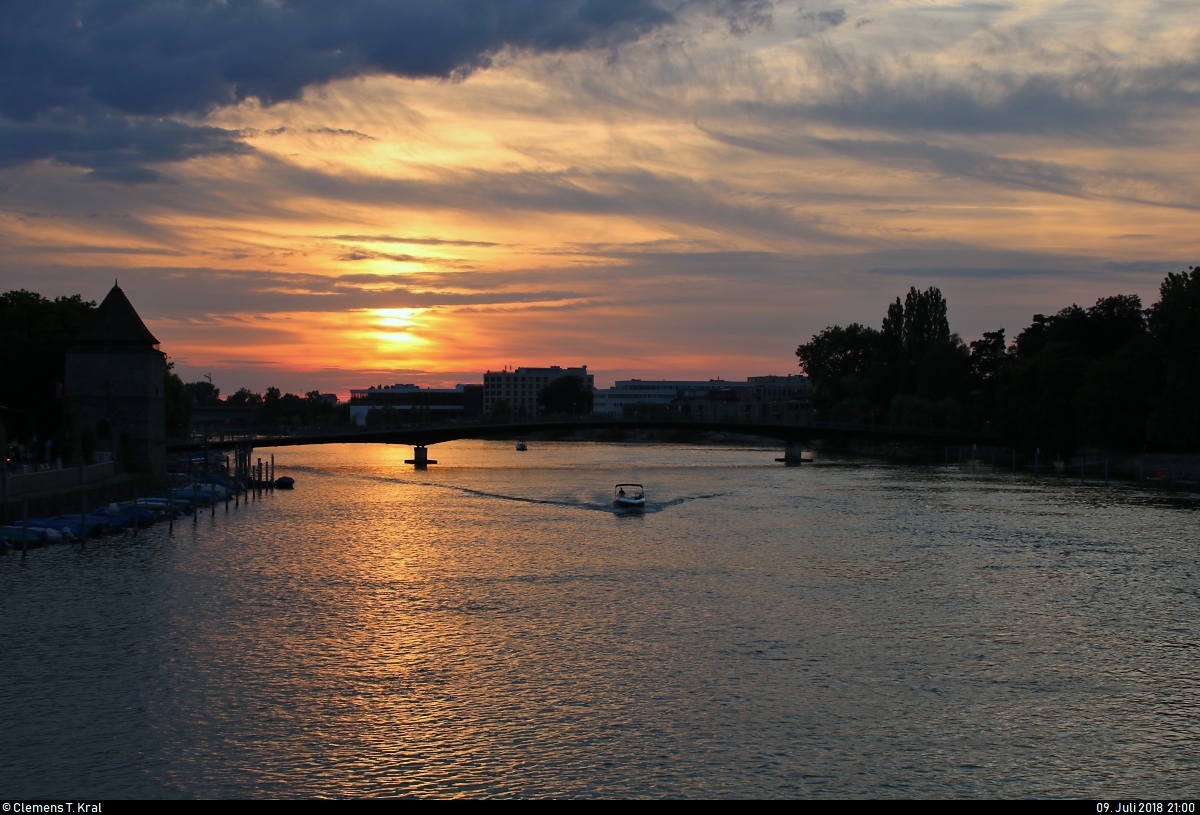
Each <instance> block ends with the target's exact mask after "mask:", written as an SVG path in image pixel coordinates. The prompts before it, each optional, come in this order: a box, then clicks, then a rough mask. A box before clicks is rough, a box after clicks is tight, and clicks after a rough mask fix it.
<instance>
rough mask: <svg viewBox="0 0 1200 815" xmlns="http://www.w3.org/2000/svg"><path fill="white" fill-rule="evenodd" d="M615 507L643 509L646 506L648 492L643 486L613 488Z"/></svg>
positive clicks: (618, 485)
mask: <svg viewBox="0 0 1200 815" xmlns="http://www.w3.org/2000/svg"><path fill="white" fill-rule="evenodd" d="M613 506H614V507H619V508H624V509H641V508H643V507H644V506H646V491H645V490H644V489H642V485H641V484H617V485H616V486H615V487H613Z"/></svg>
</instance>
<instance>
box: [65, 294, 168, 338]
mask: <svg viewBox="0 0 1200 815" xmlns="http://www.w3.org/2000/svg"><path fill="white" fill-rule="evenodd" d="M75 344H76V346H79V345H89V346H96V345H104V346H111V347H117V348H137V347H143V348H157V346H158V339H157V338H156V337H155V336H154V335H153V334H151V333H150V329H148V328H146V324H145V323H143V322H142V318H141V317H139V316H138V313H137V311H135V310H134V308H133V304H131V303H130V302H129V298H128V297H126V296H125V292H123V291H121V287H120V286H118V285H116V284H115V283H114V284H113V287H112V291H110V292H109V293H108V296H107V297H105V298H104V302H103V303H101V304H100V307H99V308H98V309H96V311H95V313H93V314H92V316H91V319H89V320H88V323H87V325H85V326H84V327H83V330H82V331H80V332H79V334H78V335H76V337H75Z"/></svg>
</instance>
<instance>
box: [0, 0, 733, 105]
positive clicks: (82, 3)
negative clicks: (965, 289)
mask: <svg viewBox="0 0 1200 815" xmlns="http://www.w3.org/2000/svg"><path fill="white" fill-rule="evenodd" d="M723 5H726V6H733V7H737V6H741V5H744V4H742V3H728V2H727V3H724V4H723ZM749 5H750V6H754V5H755V4H754V3H750V4H749ZM672 19H673V14H672V12H671V11H670V10H669V9H667V8H665V7H664V6H663V5H661V4H659V3H657V2H654V0H441V1H440V2H434V1H433V0H391V1H390V2H389V1H388V0H339V2H326V1H325V0H274V1H273V2H272V1H268V0H229V1H228V2H206V1H201V0H184V1H183V2H177V3H167V2H156V0H41V2H37V3H5V4H4V5H3V11H2V12H0V113H2V114H3V115H4V116H6V117H8V118H9V119H13V120H16V121H33V120H35V119H36V118H37V117H38V116H40V115H41V114H44V113H45V112H47V111H51V110H60V109H67V110H73V111H82V110H86V109H87V108H89V107H91V106H96V105H100V106H102V107H104V108H106V109H108V110H111V111H117V112H121V113H128V114H137V115H169V114H180V113H196V112H203V111H205V110H208V109H209V108H211V107H214V106H222V105H229V104H234V103H236V102H238V101H240V100H243V99H247V98H249V97H255V98H257V99H259V100H261V101H262V102H263V103H265V104H272V103H275V102H280V101H284V100H287V99H295V98H297V97H298V96H299V95H300V94H301V92H302V91H303V90H304V89H305V88H306V87H308V86H310V85H315V84H320V83H324V82H328V81H330V80H334V79H339V78H344V77H351V76H360V75H365V74H377V73H388V74H395V75H397V76H407V77H447V76H454V75H464V74H468V73H470V72H471V71H473V70H476V69H478V68H480V67H483V66H486V65H488V63H489V60H490V58H491V56H492V55H493V54H495V53H496V52H498V51H500V50H502V49H504V48H514V49H518V50H525V49H528V50H533V51H558V50H572V49H580V48H587V47H593V46H608V45H613V44H617V43H620V42H623V41H628V40H631V39H635V38H637V37H639V36H641V35H642V34H644V33H645V32H647V31H649V30H651V29H654V28H656V27H658V26H661V25H663V24H665V23H668V22H670V21H671V20H672Z"/></svg>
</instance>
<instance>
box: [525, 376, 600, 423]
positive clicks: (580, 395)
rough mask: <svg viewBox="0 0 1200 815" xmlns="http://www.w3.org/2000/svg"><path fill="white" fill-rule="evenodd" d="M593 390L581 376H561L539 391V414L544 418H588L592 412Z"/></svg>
mask: <svg viewBox="0 0 1200 815" xmlns="http://www.w3.org/2000/svg"><path fill="white" fill-rule="evenodd" d="M592 400H593V396H592V389H591V388H590V387H589V386H588V383H587V380H586V379H584V378H583V377H581V376H560V377H559V378H558V379H555V380H554V381H552V382H550V383H549V384H547V385H546V386H545V387H543V388H542V389H541V390H540V391H538V397H537V402H538V412H539V413H540V414H541V415H543V416H553V415H570V416H581V415H582V416H586V415H587V414H589V413H591V412H592Z"/></svg>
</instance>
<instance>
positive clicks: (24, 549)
mask: <svg viewBox="0 0 1200 815" xmlns="http://www.w3.org/2000/svg"><path fill="white" fill-rule="evenodd" d="M28 554H29V498H28V497H25V496H22V497H21V557H26V556H27V555H28Z"/></svg>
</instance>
